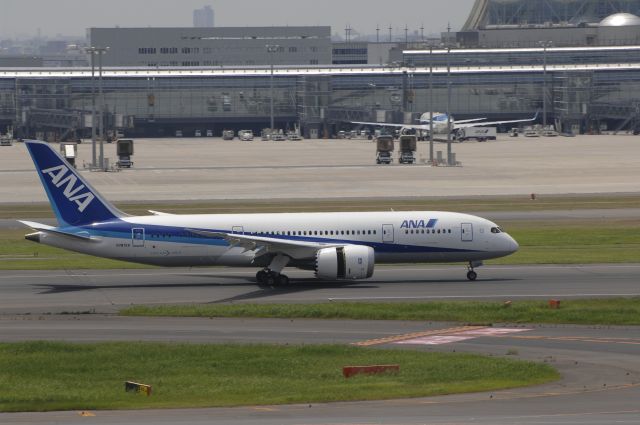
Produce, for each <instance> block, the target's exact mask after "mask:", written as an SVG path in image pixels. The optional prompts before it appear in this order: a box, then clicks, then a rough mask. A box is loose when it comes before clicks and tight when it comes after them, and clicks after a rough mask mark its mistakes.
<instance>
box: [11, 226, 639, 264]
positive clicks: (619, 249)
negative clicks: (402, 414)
mask: <svg viewBox="0 0 640 425" xmlns="http://www.w3.org/2000/svg"><path fill="white" fill-rule="evenodd" d="M501 224H503V225H504V226H503V227H505V228H506V230H507V231H508V232H509V233H510V234H511V235H512V236H513V237H514V238H515V239H516V240H517V241H518V242H519V243H520V251H518V252H517V253H516V254H514V255H511V256H509V257H504V258H501V259H498V260H492V261H490V262H489V264H595V263H634V262H637V261H638V259H639V258H640V220H605V219H593V220H579V221H576V220H543V221H523V220H517V221H516V220H514V221H505V222H504V223H501ZM28 232H29V230H28V229H24V230H22V229H20V230H17V229H0V270H34V269H45V270H54V269H116V268H121V269H130V268H146V267H149V266H144V265H138V264H133V263H126V262H122V261H113V260H106V259H101V258H96V257H91V256H88V255H83V254H78V253H73V252H69V251H64V250H61V249H57V248H53V247H48V246H45V245H40V244H35V243H33V242H29V241H26V240H25V239H24V235H25V234H26V233H28Z"/></svg>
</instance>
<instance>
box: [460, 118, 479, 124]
mask: <svg viewBox="0 0 640 425" xmlns="http://www.w3.org/2000/svg"><path fill="white" fill-rule="evenodd" d="M482 120H486V118H472V119H470V120H455V121H454V123H456V124H467V123H470V122H477V121H482Z"/></svg>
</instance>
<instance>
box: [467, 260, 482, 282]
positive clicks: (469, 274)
mask: <svg viewBox="0 0 640 425" xmlns="http://www.w3.org/2000/svg"><path fill="white" fill-rule="evenodd" d="M481 265H482V261H469V265H468V266H467V269H469V271H468V272H467V279H469V280H470V281H472V282H473V281H474V280H476V279H477V278H478V273H476V272H475V270H474V268H476V267H480V266H481Z"/></svg>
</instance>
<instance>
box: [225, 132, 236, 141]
mask: <svg viewBox="0 0 640 425" xmlns="http://www.w3.org/2000/svg"><path fill="white" fill-rule="evenodd" d="M234 137H235V134H234V133H233V130H224V131H223V132H222V140H233V138H234Z"/></svg>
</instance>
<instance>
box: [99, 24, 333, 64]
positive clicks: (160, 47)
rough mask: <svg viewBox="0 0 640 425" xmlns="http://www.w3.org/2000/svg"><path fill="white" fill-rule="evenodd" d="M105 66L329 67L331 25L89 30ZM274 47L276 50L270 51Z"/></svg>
mask: <svg viewBox="0 0 640 425" xmlns="http://www.w3.org/2000/svg"><path fill="white" fill-rule="evenodd" d="M89 40H90V44H91V46H95V47H109V50H108V51H107V52H106V53H105V54H104V56H103V65H104V66H120V67H132V66H147V67H173V68H175V67H194V66H208V67H220V66H256V65H258V66H260V65H271V64H272V63H273V64H274V65H319V64H322V65H327V64H330V63H331V27H328V26H317V27H211V28H207V27H198V28H190V27H185V28H90V29H89ZM267 46H273V49H269V48H267Z"/></svg>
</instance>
